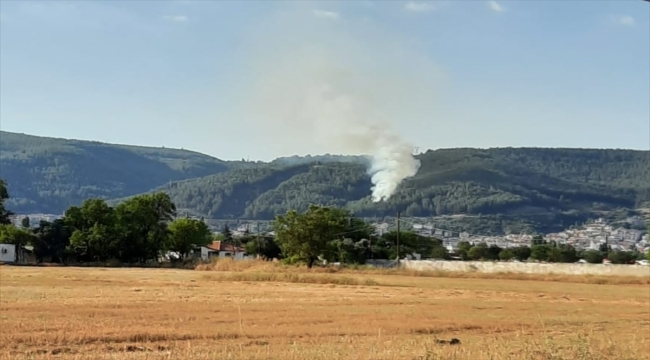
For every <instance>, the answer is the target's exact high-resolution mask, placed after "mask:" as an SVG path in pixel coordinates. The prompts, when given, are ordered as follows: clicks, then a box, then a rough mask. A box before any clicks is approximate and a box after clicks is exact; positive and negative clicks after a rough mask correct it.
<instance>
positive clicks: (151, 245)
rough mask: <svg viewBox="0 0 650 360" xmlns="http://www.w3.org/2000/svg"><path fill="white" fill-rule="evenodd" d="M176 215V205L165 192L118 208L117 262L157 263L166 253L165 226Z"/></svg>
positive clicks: (167, 235)
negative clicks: (153, 261) (118, 248)
mask: <svg viewBox="0 0 650 360" xmlns="http://www.w3.org/2000/svg"><path fill="white" fill-rule="evenodd" d="M175 214H176V206H175V205H174V203H172V201H171V200H170V198H169V196H168V195H167V194H165V193H155V194H145V195H139V196H136V197H133V198H130V199H128V200H126V201H124V202H122V203H120V204H119V205H117V206H116V207H115V216H116V231H117V233H118V234H119V235H120V240H119V242H120V245H119V247H120V255H119V259H120V260H122V261H123V262H140V263H144V262H146V261H148V260H157V259H158V258H159V256H160V255H161V254H162V252H163V251H164V250H166V247H167V243H168V238H169V229H168V224H169V223H170V222H171V221H172V220H173V217H174V215H175Z"/></svg>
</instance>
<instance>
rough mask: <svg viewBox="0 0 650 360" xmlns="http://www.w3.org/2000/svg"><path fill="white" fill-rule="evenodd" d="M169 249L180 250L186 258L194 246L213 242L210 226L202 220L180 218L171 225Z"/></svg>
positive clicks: (182, 257) (182, 256)
mask: <svg viewBox="0 0 650 360" xmlns="http://www.w3.org/2000/svg"><path fill="white" fill-rule="evenodd" d="M169 231H170V236H169V244H168V245H169V246H168V248H169V250H171V251H175V252H178V253H179V254H180V256H181V259H184V258H185V257H186V256H187V255H188V254H189V253H190V252H191V251H192V249H193V248H194V246H204V245H208V244H210V243H211V242H212V234H211V233H210V229H209V228H208V226H207V225H206V224H205V223H204V222H203V221H201V220H195V219H188V218H180V219H176V220H174V221H173V222H172V223H171V224H170V225H169Z"/></svg>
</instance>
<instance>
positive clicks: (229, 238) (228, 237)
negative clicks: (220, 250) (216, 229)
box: [221, 224, 234, 244]
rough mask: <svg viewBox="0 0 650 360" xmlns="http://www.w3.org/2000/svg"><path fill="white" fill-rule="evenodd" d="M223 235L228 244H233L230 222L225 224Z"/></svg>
mask: <svg viewBox="0 0 650 360" xmlns="http://www.w3.org/2000/svg"><path fill="white" fill-rule="evenodd" d="M221 236H222V238H223V240H222V241H223V242H225V243H228V244H233V243H234V242H233V238H232V231H230V227H228V224H224V225H223V229H222V230H221Z"/></svg>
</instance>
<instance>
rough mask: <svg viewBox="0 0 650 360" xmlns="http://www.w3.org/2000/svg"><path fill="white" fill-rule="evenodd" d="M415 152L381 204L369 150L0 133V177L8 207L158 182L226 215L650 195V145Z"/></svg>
mask: <svg viewBox="0 0 650 360" xmlns="http://www.w3.org/2000/svg"><path fill="white" fill-rule="evenodd" d="M416 157H417V158H418V159H419V160H420V162H421V167H420V170H419V171H418V173H417V174H416V175H415V176H413V177H411V178H408V179H406V180H404V181H403V182H402V184H401V185H400V186H399V187H398V190H397V191H396V193H395V194H394V195H393V196H392V197H391V198H390V199H389V200H388V201H387V202H381V203H373V202H372V201H371V200H370V193H371V191H370V187H371V185H372V184H371V183H370V177H369V175H368V174H367V166H366V165H367V162H368V157H367V156H346V155H331V154H324V155H309V156H290V157H281V158H278V159H275V160H273V161H270V162H261V161H257V162H247V161H225V160H221V159H218V158H215V157H212V156H209V155H204V154H201V153H198V152H193V151H189V150H182V149H181V150H179V149H168V148H154V147H143V146H131V145H113V144H107V143H99V142H87V141H83V140H65V139H57V138H43V137H37V136H33V135H23V134H17V133H9V132H4V131H3V132H0V177H1V178H5V180H7V183H8V187H9V192H10V195H11V197H12V198H11V199H10V200H9V201H8V202H7V207H8V208H10V209H11V210H12V211H14V212H18V213H21V212H22V213H25V212H49V213H60V212H62V211H64V210H65V209H66V208H67V207H68V206H70V205H78V204H79V203H80V202H82V201H83V200H85V199H86V198H89V197H100V198H103V199H107V200H111V202H112V203H115V202H116V201H119V200H120V199H124V198H127V197H130V196H133V195H137V194H140V193H146V192H152V191H165V192H168V193H169V194H170V195H171V196H172V199H173V200H174V201H175V202H176V204H177V206H178V207H179V208H180V209H185V210H186V211H188V212H191V213H193V214H197V215H200V216H205V217H209V218H223V219H235V218H247V219H271V218H273V216H274V215H276V214H279V213H283V212H286V211H287V210H289V209H297V210H302V209H304V208H306V206H308V205H309V204H310V203H318V204H321V205H332V206H341V207H345V208H347V209H349V210H351V211H353V212H355V213H356V214H358V215H361V216H368V217H381V216H388V215H392V214H394V213H395V212H396V211H398V210H399V211H402V212H403V213H404V214H405V215H407V216H425V217H426V216H444V215H450V214H466V215H477V216H478V215H481V216H483V215H490V216H497V217H498V216H511V217H517V216H521V217H525V216H527V215H526V214H531V213H535V212H537V213H539V214H547V215H548V216H550V217H553V218H557V216H560V215H558V214H564V213H567V214H569V213H576V214H581V215H580V216H578V217H575V218H576V219H582V218H585V217H586V216H589V214H594V213H595V211H609V210H613V209H619V208H628V209H629V208H635V207H638V206H640V205H644V204H648V202H650V182H649V181H648V179H650V151H644V150H625V149H585V148H543V147H521V148H516V147H498V148H488V149H480V148H468V147H465V148H455V149H437V150H427V151H426V152H424V153H421V154H418V155H417V156H416ZM567 219H568V218H567ZM567 219H565V220H562V221H560V222H566V221H569V220H567ZM572 219H573V218H572ZM536 221H537V220H536ZM539 221H541V222H542V223H544V222H549V221H556V220H539ZM576 221H578V220H576ZM542 225H543V224H542ZM540 226H541V225H540Z"/></svg>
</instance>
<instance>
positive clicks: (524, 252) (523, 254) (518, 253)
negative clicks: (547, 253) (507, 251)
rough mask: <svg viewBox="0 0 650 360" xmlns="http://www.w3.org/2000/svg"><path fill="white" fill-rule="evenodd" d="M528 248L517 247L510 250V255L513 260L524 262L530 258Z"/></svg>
mask: <svg viewBox="0 0 650 360" xmlns="http://www.w3.org/2000/svg"><path fill="white" fill-rule="evenodd" d="M530 252H531V250H530V248H529V247H528V246H525V245H524V246H517V247H514V248H512V253H513V255H514V257H515V259H517V260H519V261H526V260H528V258H529V257H530Z"/></svg>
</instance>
